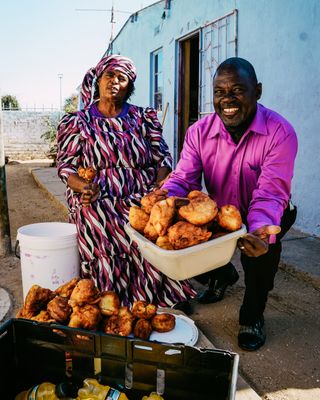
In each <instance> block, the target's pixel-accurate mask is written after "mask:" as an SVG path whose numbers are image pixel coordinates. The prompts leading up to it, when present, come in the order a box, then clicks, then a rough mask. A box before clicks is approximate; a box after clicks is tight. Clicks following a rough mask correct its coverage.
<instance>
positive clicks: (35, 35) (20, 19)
mask: <svg viewBox="0 0 320 400" xmlns="http://www.w3.org/2000/svg"><path fill="white" fill-rule="evenodd" d="M155 2H156V0H113V1H112V0H10V1H9V0H0V35H1V39H0V50H1V55H0V92H1V95H4V94H11V95H14V96H16V97H17V99H18V101H19V103H20V106H21V107H23V108H24V107H29V108H33V107H39V108H42V107H45V108H51V107H54V108H59V105H60V83H61V95H62V99H63V100H64V99H65V98H67V97H69V96H70V95H71V94H72V93H74V92H75V89H76V87H77V86H78V85H79V84H80V83H81V81H82V78H83V76H84V74H85V72H86V71H87V70H88V69H89V68H90V67H92V66H94V65H96V64H97V62H98V61H99V59H100V58H101V56H102V55H103V53H104V52H105V51H106V49H107V47H108V43H109V39H110V35H111V23H110V17H111V13H110V11H77V9H111V7H112V3H113V5H114V9H115V10H119V11H127V12H130V13H132V12H135V11H137V10H139V9H141V8H143V7H147V6H148V5H150V4H153V3H155ZM129 15H130V14H128V13H120V12H115V14H114V20H115V24H114V28H113V33H114V35H116V33H117V32H118V31H119V30H120V29H121V27H122V26H123V24H124V23H125V21H126V20H127V19H128V17H129ZM58 74H62V75H63V77H62V78H61V80H60V79H59V77H58Z"/></svg>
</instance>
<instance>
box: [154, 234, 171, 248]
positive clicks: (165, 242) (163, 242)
mask: <svg viewBox="0 0 320 400" xmlns="http://www.w3.org/2000/svg"><path fill="white" fill-rule="evenodd" d="M156 245H157V246H159V247H161V248H162V249H164V250H173V246H172V244H171V243H170V241H169V238H168V235H164V236H159V237H158V239H157V241H156Z"/></svg>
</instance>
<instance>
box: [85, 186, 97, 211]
mask: <svg viewBox="0 0 320 400" xmlns="http://www.w3.org/2000/svg"><path fill="white" fill-rule="evenodd" d="M99 193H100V187H99V185H97V184H96V183H89V184H88V185H86V186H85V187H84V188H83V190H82V195H81V203H82V205H83V206H84V207H88V206H89V205H90V204H91V203H93V202H94V201H96V200H97V198H98V197H99Z"/></svg>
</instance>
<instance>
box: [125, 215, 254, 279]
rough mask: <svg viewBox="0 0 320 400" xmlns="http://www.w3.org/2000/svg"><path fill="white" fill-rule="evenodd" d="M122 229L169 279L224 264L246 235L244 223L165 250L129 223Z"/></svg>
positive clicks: (202, 271) (188, 276)
mask: <svg viewBox="0 0 320 400" xmlns="http://www.w3.org/2000/svg"><path fill="white" fill-rule="evenodd" d="M125 231H126V232H127V234H128V235H129V237H130V239H131V240H132V241H134V242H136V243H137V245H138V247H139V250H140V252H141V254H142V255H143V257H144V258H145V259H146V260H147V261H149V262H150V263H151V264H152V265H153V266H154V267H156V268H157V269H158V270H159V271H161V272H162V273H164V274H165V275H167V276H168V277H169V278H171V279H176V280H179V281H180V280H183V279H189V278H192V277H194V276H196V275H200V274H203V273H204V272H208V271H211V270H213V269H216V268H219V267H222V266H223V265H225V264H227V263H228V262H229V261H230V260H231V258H232V256H233V254H234V252H235V250H236V246H237V241H238V239H239V238H240V237H241V236H243V235H245V234H246V232H247V229H246V227H245V225H242V228H241V229H239V230H238V231H235V232H231V233H228V234H226V235H224V236H221V237H218V238H216V239H212V240H209V241H208V242H205V243H201V244H197V245H195V246H191V247H188V248H186V249H182V250H164V249H162V248H161V247H159V246H157V245H156V244H154V243H152V242H151V241H150V240H148V239H146V238H145V237H144V236H143V235H141V234H140V233H139V232H137V231H136V230H135V229H133V228H132V227H131V225H130V224H129V223H128V224H127V225H125Z"/></svg>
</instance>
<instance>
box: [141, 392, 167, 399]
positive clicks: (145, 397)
mask: <svg viewBox="0 0 320 400" xmlns="http://www.w3.org/2000/svg"><path fill="white" fill-rule="evenodd" d="M141 400H164V398H163V397H162V396H160V395H159V394H157V393H156V392H151V393H150V394H149V396H143V397H142V399H141Z"/></svg>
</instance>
